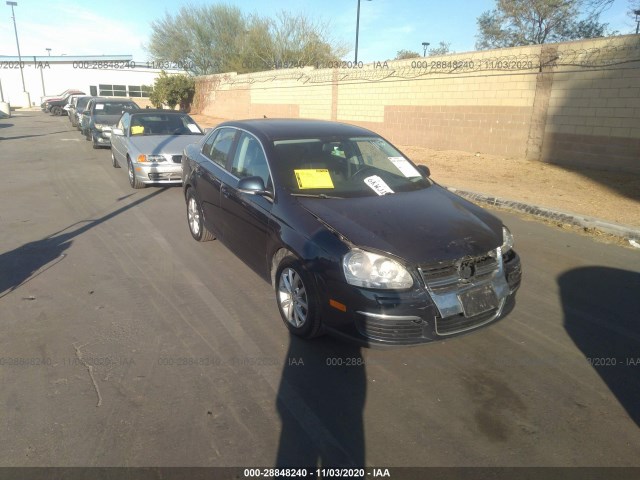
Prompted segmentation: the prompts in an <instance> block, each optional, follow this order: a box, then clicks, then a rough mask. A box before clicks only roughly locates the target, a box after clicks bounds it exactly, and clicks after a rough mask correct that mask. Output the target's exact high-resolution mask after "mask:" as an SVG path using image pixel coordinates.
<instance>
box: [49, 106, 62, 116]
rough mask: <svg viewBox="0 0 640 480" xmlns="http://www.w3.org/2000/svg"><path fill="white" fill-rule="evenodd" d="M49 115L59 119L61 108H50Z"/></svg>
mask: <svg viewBox="0 0 640 480" xmlns="http://www.w3.org/2000/svg"><path fill="white" fill-rule="evenodd" d="M51 114H52V115H53V116H54V117H59V116H60V115H62V107H58V106H56V107H52V108H51Z"/></svg>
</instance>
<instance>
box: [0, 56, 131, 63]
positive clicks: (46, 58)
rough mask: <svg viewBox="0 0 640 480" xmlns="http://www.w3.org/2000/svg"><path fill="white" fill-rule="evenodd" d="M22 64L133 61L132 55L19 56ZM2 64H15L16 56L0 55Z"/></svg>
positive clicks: (17, 59)
mask: <svg viewBox="0 0 640 480" xmlns="http://www.w3.org/2000/svg"><path fill="white" fill-rule="evenodd" d="M20 58H22V61H23V62H33V61H34V60H35V61H36V62H49V63H61V62H62V63H66V62H126V61H131V60H133V56H132V55H51V56H49V55H21V56H20ZM0 60H1V61H3V62H17V61H19V58H18V56H17V55H12V56H9V55H0Z"/></svg>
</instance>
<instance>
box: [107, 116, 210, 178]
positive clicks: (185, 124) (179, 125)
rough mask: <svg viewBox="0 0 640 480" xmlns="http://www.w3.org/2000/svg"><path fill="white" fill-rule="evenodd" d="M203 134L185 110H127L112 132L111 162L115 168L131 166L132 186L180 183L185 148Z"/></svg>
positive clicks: (129, 169)
mask: <svg viewBox="0 0 640 480" xmlns="http://www.w3.org/2000/svg"><path fill="white" fill-rule="evenodd" d="M203 135H204V132H203V131H202V129H201V128H200V127H199V126H198V124H197V123H196V122H195V121H194V120H193V119H192V118H191V117H190V116H189V115H187V114H185V113H182V112H177V111H173V110H149V109H146V110H137V111H131V112H125V113H123V115H122V117H120V120H119V121H118V124H117V125H116V128H114V129H113V130H112V131H111V161H112V164H113V166H114V168H119V167H120V166H126V167H127V171H128V173H129V183H130V184H131V187H132V188H144V187H146V186H147V185H148V184H153V183H159V184H172V183H173V184H180V183H181V182H182V167H181V162H182V151H183V150H184V148H185V147H186V146H187V145H189V144H191V143H197V142H199V141H200V139H201V138H202V136H203Z"/></svg>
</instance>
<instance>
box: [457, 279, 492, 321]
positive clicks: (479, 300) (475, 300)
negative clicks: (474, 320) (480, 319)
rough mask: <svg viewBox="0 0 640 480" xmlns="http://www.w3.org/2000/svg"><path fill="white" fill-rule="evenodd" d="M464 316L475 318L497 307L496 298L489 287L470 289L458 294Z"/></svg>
mask: <svg viewBox="0 0 640 480" xmlns="http://www.w3.org/2000/svg"><path fill="white" fill-rule="evenodd" d="M458 300H459V301H460V305H462V311H463V313H464V316H465V317H467V318H469V317H475V316H476V315H480V314H483V313H485V312H488V311H490V310H493V309H495V308H497V307H498V297H497V296H496V293H495V292H494V291H493V288H492V287H491V286H490V285H485V286H483V287H477V288H470V289H469V290H466V291H464V292H462V293H459V294H458Z"/></svg>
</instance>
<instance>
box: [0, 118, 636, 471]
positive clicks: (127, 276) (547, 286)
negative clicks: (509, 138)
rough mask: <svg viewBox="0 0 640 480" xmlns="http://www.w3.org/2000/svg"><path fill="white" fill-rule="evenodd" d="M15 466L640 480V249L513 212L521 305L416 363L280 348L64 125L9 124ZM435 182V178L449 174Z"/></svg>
mask: <svg viewBox="0 0 640 480" xmlns="http://www.w3.org/2000/svg"><path fill="white" fill-rule="evenodd" d="M0 165H1V166H2V173H3V179H2V187H1V188H0V385H2V388H0V405H1V407H0V447H1V448H0V465H1V466H5V467H7V466H64V467H71V466H167V467H171V466H247V467H248V466H274V465H280V466H282V465H290V466H293V465H311V464H314V465H317V464H321V465H353V466H361V465H367V466H374V465H375V466H383V467H394V466H412V467H417V466H432V467H433V466H437V467H450V466H486V467H493V466H512V467H522V466H566V467H571V466H582V467H586V466H592V467H593V466H635V467H638V466H640V457H639V456H638V445H640V429H639V428H638V427H639V426H640V401H639V399H640V327H639V325H638V318H639V317H640V295H638V292H639V291H640V274H639V273H638V272H640V255H639V254H638V252H637V251H635V250H632V249H628V248H623V247H620V246H617V245H610V244H603V243H598V242H595V241H593V240H592V239H590V238H589V237H586V236H581V235H577V234H575V233H572V232H567V231H562V230H559V229H555V228H551V227H549V226H547V225H545V224H543V223H539V222H536V221H529V220H525V219H523V218H522V217H519V216H516V215H511V214H508V213H505V212H503V211H498V210H496V211H494V213H495V214H496V215H498V216H499V217H501V218H502V219H503V221H504V222H505V224H506V225H508V226H509V228H510V229H511V231H512V232H513V234H514V236H515V239H516V247H515V248H516V249H517V251H518V252H519V254H520V255H521V258H522V262H523V270H524V277H523V283H522V287H521V289H520V292H519V295H518V300H517V305H516V308H515V310H514V311H513V312H512V313H511V315H510V316H508V317H507V318H506V319H504V320H502V321H500V322H499V323H497V324H495V325H493V326H491V327H489V328H485V329H482V330H479V331H476V332H474V333H472V334H469V335H466V336H463V337H458V338H454V339H451V340H449V341H446V342H439V343H435V344H430V345H422V346H417V347H411V348H393V349H369V348H360V347H358V346H355V345H351V344H349V343H345V342H342V341H339V340H336V339H333V338H331V337H322V338H320V339H317V340H313V341H303V340H299V339H296V338H292V337H290V336H289V335H288V333H287V330H286V328H285V327H284V325H282V321H281V319H280V316H279V314H278V310H277V307H276V303H275V299H274V294H273V291H272V288H271V286H270V285H269V284H267V283H265V282H264V281H263V280H262V279H261V278H259V277H258V276H257V275H256V274H255V273H254V272H253V271H252V270H250V269H249V268H248V267H247V266H245V265H244V264H243V263H242V262H241V261H240V260H238V259H237V258H235V257H234V256H233V255H232V254H231V253H230V252H229V251H228V250H227V249H226V248H225V247H224V246H223V245H222V244H220V243H219V242H216V241H214V242H209V243H203V244H199V243H196V242H195V241H193V240H192V238H191V236H190V234H189V230H188V227H187V224H186V209H185V203H184V200H183V198H182V193H181V189H180V188H176V187H166V188H158V187H150V188H146V189H144V190H132V189H131V188H130V187H129V184H128V181H127V176H126V170H125V169H114V168H112V166H111V161H110V151H109V150H108V149H105V150H93V149H92V148H91V144H90V143H89V142H86V141H85V140H84V139H83V138H82V137H81V136H80V134H79V132H77V131H76V130H75V129H72V128H71V127H70V124H69V123H68V120H67V118H66V117H51V116H49V115H45V114H43V113H41V112H24V113H17V114H15V115H14V116H13V117H11V118H6V119H3V120H1V121H0ZM436 180H437V179H436Z"/></svg>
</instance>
